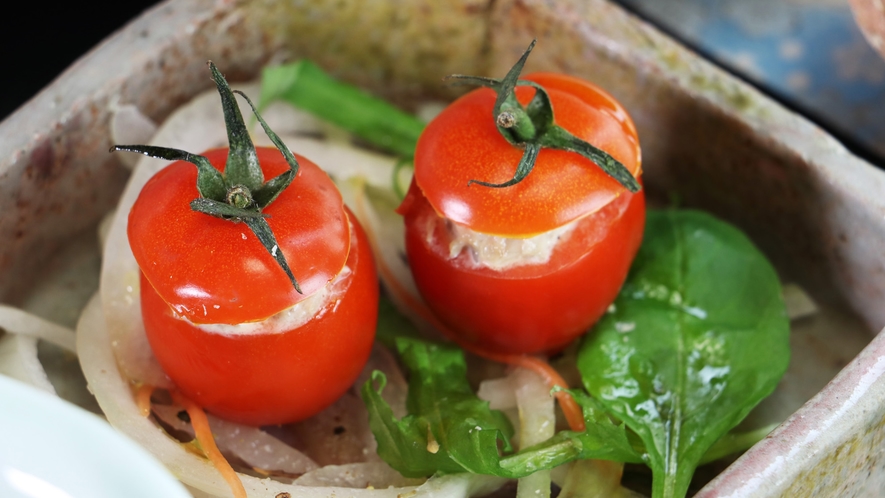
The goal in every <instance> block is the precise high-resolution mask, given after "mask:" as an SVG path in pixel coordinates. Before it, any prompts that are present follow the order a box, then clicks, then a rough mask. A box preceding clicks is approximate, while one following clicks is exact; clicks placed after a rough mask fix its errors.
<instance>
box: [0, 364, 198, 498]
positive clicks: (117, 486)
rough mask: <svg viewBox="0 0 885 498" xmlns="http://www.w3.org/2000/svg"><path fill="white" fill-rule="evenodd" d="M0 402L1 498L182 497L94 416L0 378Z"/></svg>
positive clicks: (165, 474) (165, 475)
mask: <svg viewBox="0 0 885 498" xmlns="http://www.w3.org/2000/svg"><path fill="white" fill-rule="evenodd" d="M0 399H2V400H3V408H0V427H3V444H2V445H0V496H4V497H7V498H28V497H35V496H43V497H49V496H57V497H60V498H61V497H75V496H89V497H92V498H115V497H119V496H131V497H138V496H143V497H145V498H148V497H156V496H164V497H167V498H183V497H186V496H188V494H187V492H186V491H185V489H184V487H183V486H182V485H181V484H180V483H179V482H178V481H177V480H175V478H174V477H172V474H170V473H169V471H167V470H166V469H165V468H164V467H163V466H162V465H161V464H160V463H159V462H158V461H157V459H156V458H154V457H153V456H152V455H151V454H149V453H148V452H147V451H145V450H144V449H142V448H141V446H138V445H137V444H135V443H134V442H132V441H131V440H129V439H128V438H126V437H125V436H123V435H121V434H120V433H118V432H117V431H115V430H114V429H112V428H111V427H110V426H108V424H107V423H105V422H104V421H103V420H101V419H99V418H98V417H96V416H95V415H93V414H91V413H88V412H86V411H85V410H82V409H80V408H77V407H75V406H74V405H72V404H70V403H66V402H64V401H62V400H60V399H59V398H57V397H55V396H52V395H51V394H47V393H45V392H43V391H40V390H38V389H35V388H33V387H30V386H28V385H26V384H23V383H21V382H18V381H16V380H12V379H8V378H6V377H4V376H2V375H0Z"/></svg>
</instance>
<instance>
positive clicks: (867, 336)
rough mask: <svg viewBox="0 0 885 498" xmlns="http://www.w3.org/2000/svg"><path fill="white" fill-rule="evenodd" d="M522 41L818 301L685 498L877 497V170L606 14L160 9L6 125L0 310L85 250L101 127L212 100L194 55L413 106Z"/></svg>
mask: <svg viewBox="0 0 885 498" xmlns="http://www.w3.org/2000/svg"><path fill="white" fill-rule="evenodd" d="M535 37H536V38H538V39H539V40H540V43H539V45H538V48H537V49H536V51H535V53H534V54H533V56H532V58H531V59H530V61H529V64H528V67H527V70H529V71H533V70H557V71H563V72H567V73H572V74H575V75H577V76H581V77H584V78H587V79H589V80H592V81H594V82H597V83H598V84H600V85H601V86H603V87H605V88H607V89H609V90H610V91H611V92H612V93H613V94H614V95H615V96H616V97H617V98H618V99H619V100H620V101H621V102H622V103H624V105H625V107H627V109H629V111H630V112H631V114H632V115H633V117H634V120H635V121H636V125H637V127H638V129H639V135H640V140H641V142H642V146H643V159H644V161H643V163H644V172H645V173H644V174H645V181H646V186H647V188H648V191H649V193H650V194H651V195H653V196H656V197H657V198H658V199H667V198H668V197H671V196H674V197H677V198H678V199H679V200H680V202H681V203H682V204H683V205H687V206H692V207H699V208H702V209H705V210H708V211H711V212H713V213H715V214H717V215H719V216H721V217H723V218H725V219H728V220H730V221H732V222H733V223H735V224H737V225H739V226H740V227H741V228H743V229H744V230H746V231H747V233H749V234H750V236H751V237H752V238H753V239H754V241H755V242H756V243H757V244H758V245H759V247H760V248H761V249H762V250H763V251H764V252H765V253H766V254H767V255H768V256H769V257H770V258H771V259H772V261H773V262H774V263H775V265H776V266H777V268H778V270H779V271H780V272H781V275H782V278H783V279H784V280H785V281H788V282H795V283H797V284H799V285H800V286H801V287H802V288H804V289H805V290H806V291H807V292H808V293H809V294H810V295H811V296H812V297H813V299H814V300H815V301H816V302H817V303H818V308H819V310H820V312H819V313H817V314H816V315H814V316H811V317H806V318H803V319H801V320H798V321H796V322H794V327H793V336H792V346H793V361H792V364H791V366H790V370H789V372H788V374H787V376H786V377H785V378H784V381H783V382H782V383H781V385H780V386H779V388H778V391H777V392H776V394H775V395H774V396H773V397H772V398H771V399H770V400H769V401H766V402H765V403H764V404H763V405H762V406H761V407H760V408H759V409H758V410H757V411H756V412H755V413H754V414H752V417H756V418H757V419H758V418H761V419H766V420H778V421H780V420H784V419H786V423H784V424H783V425H782V426H781V427H780V428H778V429H777V430H776V431H775V432H774V433H773V434H772V435H770V437H768V438H767V439H766V440H764V441H763V442H762V443H760V444H758V445H757V446H756V447H754V448H753V449H751V450H750V451H748V452H747V453H746V454H744V455H743V456H742V457H741V458H740V459H739V460H737V461H736V462H735V463H734V464H732V465H731V466H730V467H729V468H728V469H726V470H725V471H724V472H723V473H722V474H720V475H719V477H717V478H716V479H714V480H713V481H711V482H710V483H709V484H707V486H706V487H704V489H703V490H701V491H700V494H699V495H700V496H706V497H712V496H772V497H774V496H802V495H814V496H851V495H857V496H861V495H865V494H873V495H875V494H882V493H885V487H883V485H885V484H883V483H885V471H883V463H882V461H881V460H880V459H879V455H880V450H879V447H880V446H881V444H880V443H881V440H882V439H883V437H885V431H883V427H885V402H883V401H882V400H885V392H883V390H885V379H883V378H882V373H883V371H885V369H883V362H885V360H881V361H880V359H881V357H882V355H883V354H885V338H882V337H876V338H874V333H876V332H878V331H879V330H880V329H881V328H882V326H883V325H885V307H883V306H881V302H883V297H885V261H883V257H882V255H881V250H880V248H881V247H885V199H883V197H882V195H881V192H885V175H883V174H882V173H881V172H880V171H878V170H876V169H875V168H873V167H871V166H870V165H868V164H866V163H864V162H863V161H861V160H859V159H857V158H856V157H854V156H852V155H851V154H850V153H848V152H847V151H846V150H845V149H844V148H843V147H842V146H841V145H840V144H838V143H837V142H836V141H835V140H833V139H832V138H831V137H829V136H827V135H826V134H825V133H824V132H822V131H821V130H819V129H818V128H816V127H815V126H813V125H812V124H811V123H809V122H808V121H806V120H805V119H803V118H802V117H801V116H798V115H795V114H792V113H790V112H789V111H787V110H785V109H784V108H782V107H780V106H779V105H777V104H776V103H774V102H772V101H771V100H770V99H768V98H766V97H765V96H764V95H762V94H760V93H759V92H757V91H755V90H754V89H752V88H750V87H749V86H747V85H745V84H743V83H742V82H740V81H738V80H736V79H734V78H733V77H731V76H729V75H728V74H726V73H724V72H722V71H720V70H718V69H716V68H715V67H714V66H712V65H711V64H709V63H707V62H705V61H704V60H702V59H700V58H698V57H697V56H696V55H695V54H693V53H691V52H690V51H688V50H686V49H685V48H683V47H681V46H679V45H678V44H676V43H675V42H673V41H672V40H670V39H668V38H667V37H665V36H663V35H662V34H660V33H659V32H658V31H657V30H655V29H654V28H653V27H650V26H648V25H646V24H644V23H642V22H641V21H638V20H637V19H635V18H633V17H632V16H630V15H629V14H627V13H625V12H624V11H622V10H621V9H620V8H618V7H617V6H615V5H612V4H609V3H607V2H605V1H603V0H584V1H579V0H571V1H561V2H557V3H552V2H547V1H544V0H499V1H496V2H488V1H482V0H459V1H456V2H450V3H449V4H447V5H446V7H445V8H443V7H441V6H440V4H438V3H436V2H431V1H429V0H428V1H418V0H410V1H406V0H402V1H396V0H388V1H385V2H376V3H374V4H373V8H372V9H371V10H370V11H367V10H365V9H363V8H361V3H360V2H357V1H339V2H306V3H305V2H285V1H273V0H261V1H259V0H240V1H209V0H179V1H174V2H172V1H170V2H166V3H163V4H160V5H159V6H157V7H156V8H154V9H152V10H150V11H148V12H146V13H145V14H144V15H143V16H141V17H140V18H138V19H136V20H135V21H134V22H133V23H131V24H130V25H128V26H127V27H126V28H125V29H123V30H122V31H120V32H119V33H117V34H116V35H114V36H113V37H111V38H109V39H108V40H107V41H105V42H104V43H102V44H101V45H100V46H98V47H96V49H95V50H93V51H92V52H90V53H89V54H87V55H86V56H85V57H84V58H82V59H81V60H80V61H79V62H78V63H77V64H75V65H74V66H72V67H71V68H70V69H69V70H68V71H67V72H65V73H64V74H62V75H61V76H60V77H59V79H58V80H57V81H55V82H54V83H53V84H52V85H51V86H50V87H48V88H47V89H46V90H44V91H43V92H42V93H41V94H40V95H38V96H37V97H36V98H35V99H34V100H32V101H31V102H29V103H28V104H27V105H26V106H25V107H23V108H22V109H20V110H19V111H18V112H16V113H15V114H13V115H12V116H10V117H9V118H8V119H7V120H6V121H5V122H3V123H2V124H0V210H2V211H0V212H3V213H4V214H3V216H2V217H0V237H2V239H3V240H4V241H5V242H4V244H0V275H2V278H0V299H2V300H4V301H8V302H12V303H13V304H19V305H22V306H31V307H33V308H37V307H40V306H47V305H45V304H40V303H45V302H46V300H45V299H41V298H39V297H35V296H39V294H35V293H34V291H33V289H34V282H35V281H37V282H39V281H40V280H39V279H35V278H34V275H36V274H39V270H40V269H41V268H43V267H45V266H46V265H45V261H47V260H48V259H50V258H53V257H61V256H62V255H64V254H67V253H66V252H65V249H66V247H67V246H68V245H69V244H68V241H70V240H71V239H72V237H74V236H76V235H78V234H84V233H87V234H90V235H88V236H89V237H91V231H92V230H93V229H94V227H95V225H96V224H97V222H98V220H99V218H100V217H101V215H102V214H104V213H105V212H107V211H108V210H109V209H111V208H112V207H113V205H114V203H115V202H116V199H117V197H118V196H119V193H120V191H121V189H122V185H123V182H124V181H125V177H126V173H125V170H124V169H123V168H122V167H121V165H120V163H119V162H118V161H119V160H120V159H119V157H118V156H113V155H109V154H107V150H108V148H109V146H110V145H111V138H110V129H111V126H112V122H113V121H114V120H115V119H117V118H118V117H119V115H120V113H121V112H122V110H123V109H125V108H126V107H127V106H135V107H137V108H138V109H139V110H140V112H141V113H143V114H144V115H146V116H148V117H149V118H151V119H152V120H154V121H156V122H160V121H162V120H163V119H164V118H165V117H166V116H167V115H169V113H170V112H171V111H172V110H173V109H174V108H176V107H177V106H178V105H180V104H182V103H183V102H185V101H187V100H188V99H190V98H191V97H193V96H194V95H196V94H197V93H199V92H200V91H202V90H205V89H207V88H208V87H209V86H210V85H211V81H210V80H209V79H208V78H206V76H205V66H204V63H205V61H206V60H207V59H212V60H216V61H224V63H225V67H226V70H225V72H226V74H227V76H228V78H230V79H231V80H233V81H244V80H249V79H252V78H255V77H256V76H257V75H258V72H259V70H260V68H261V67H262V66H263V65H265V64H267V63H269V62H271V61H276V60H289V59H293V58H298V57H309V58H311V59H313V60H314V61H316V62H317V63H319V64H321V65H322V66H324V67H325V68H326V69H327V70H329V71H331V72H332V73H334V74H335V75H336V76H338V77H341V78H343V79H345V80H348V81H350V82H352V83H355V84H358V85H361V86H363V87H365V88H367V89H369V90H371V91H373V92H374V93H376V94H378V95H381V96H384V97H386V98H389V99H391V100H393V101H395V102H396V103H398V104H400V105H403V106H405V107H409V106H410V105H411V104H413V103H414V102H416V101H417V100H419V99H423V98H428V97H433V98H450V97H451V96H452V94H451V93H450V92H452V90H451V89H449V88H446V87H443V86H442V85H441V84H440V82H439V76H440V75H442V74H449V73H454V72H459V73H468V74H488V75H500V74H503V73H504V72H506V70H507V68H508V67H507V66H508V65H509V64H510V61H512V60H514V59H515V58H517V57H518V56H519V54H520V53H521V51H522V50H523V49H524V47H525V45H526V43H527V41H528V40H530V39H532V38H535ZM87 245H88V244H87ZM93 250H94V249H93ZM62 259H64V258H62ZM44 290H45V288H44ZM86 295H88V293H87V294H86ZM74 301H76V300H74ZM74 301H72V300H67V301H66V300H65V298H64V295H63V294H59V299H58V302H74ZM76 302H79V303H81V304H85V299H81V300H79V301H76ZM871 341H872V342H871ZM865 346H866V349H864V351H863V353H861V354H859V355H858V352H859V351H860V350H861V349H863V348H864V347H865ZM50 363H51V362H50ZM846 365H847V366H846ZM843 367H845V368H844V369H843ZM840 370H841V373H839V375H838V376H837V377H836V378H835V380H834V381H833V382H832V383H830V384H829V385H827V382H829V381H830V380H831V379H832V378H833V377H834V376H835V375H836V374H837V372H839V371H840ZM825 386H826V387H825ZM815 393H818V394H817V395H816V396H815ZM812 396H814V398H813V399H812V400H811V402H809V403H808V404H806V405H805V406H804V407H802V408H801V409H800V411H798V412H796V413H795V414H793V415H792V416H790V414H791V413H793V412H795V411H796V410H797V409H798V408H799V407H800V406H801V405H802V404H803V403H805V402H806V401H807V400H809V399H810V398H812Z"/></svg>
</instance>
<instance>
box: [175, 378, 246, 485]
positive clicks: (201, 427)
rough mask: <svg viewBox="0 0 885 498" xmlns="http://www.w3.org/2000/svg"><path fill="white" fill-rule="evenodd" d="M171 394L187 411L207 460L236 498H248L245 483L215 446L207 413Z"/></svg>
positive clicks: (182, 396) (187, 400)
mask: <svg viewBox="0 0 885 498" xmlns="http://www.w3.org/2000/svg"><path fill="white" fill-rule="evenodd" d="M170 394H171V395H172V400H173V401H175V402H176V403H177V404H179V405H181V406H183V407H184V409H185V410H187V414H188V416H189V417H190V419H191V426H192V427H193V428H194V435H195V437H196V438H197V442H198V443H200V446H201V447H202V448H203V453H205V454H206V458H208V459H209V462H211V463H212V466H213V467H215V468H216V469H217V470H218V472H219V473H220V474H221V477H223V478H224V480H225V481H227V484H228V486H230V489H231V491H233V493H234V498H247V497H246V488H244V487H243V482H242V481H240V477H239V476H238V475H237V472H236V471H235V470H234V469H233V467H231V466H230V463H229V462H228V461H227V459H226V458H224V455H222V454H221V451H219V450H218V446H217V445H216V444H215V437H214V436H213V435H212V429H211V428H210V427H209V419H208V418H206V412H204V411H203V408H202V407H201V406H199V405H197V404H196V403H194V402H193V401H191V400H190V399H188V398H187V397H186V396H184V395H183V394H181V393H180V392H178V391H177V390H172V391H170Z"/></svg>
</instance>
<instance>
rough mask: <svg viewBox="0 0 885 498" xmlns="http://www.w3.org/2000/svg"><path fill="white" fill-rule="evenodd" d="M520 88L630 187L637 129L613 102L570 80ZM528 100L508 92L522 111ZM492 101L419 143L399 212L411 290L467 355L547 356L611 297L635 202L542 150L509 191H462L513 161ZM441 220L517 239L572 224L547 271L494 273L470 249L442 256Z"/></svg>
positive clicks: (465, 108) (622, 267)
mask: <svg viewBox="0 0 885 498" xmlns="http://www.w3.org/2000/svg"><path fill="white" fill-rule="evenodd" d="M525 79H528V80H532V81H535V82H537V83H539V84H541V85H542V86H543V87H544V88H545V89H546V90H547V92H548V94H549V96H550V100H551V102H552V105H553V109H554V113H555V114H554V116H555V122H556V124H558V125H559V126H561V127H563V128H565V129H566V130H568V131H569V132H571V133H572V134H574V135H575V136H577V137H579V138H581V139H583V140H585V141H587V142H589V143H591V144H593V145H595V146H596V147H598V148H600V149H602V150H604V151H606V152H608V153H609V154H611V155H612V156H613V157H615V158H616V159H618V160H619V161H620V162H622V163H623V164H624V165H625V166H626V167H627V168H628V170H630V172H631V173H633V175H634V176H635V177H637V178H639V175H640V174H641V167H640V162H641V161H640V152H639V144H638V139H637V136H636V129H635V127H634V126H633V123H632V121H631V120H630V118H629V116H628V115H627V113H626V112H625V111H624V109H623V108H622V107H621V105H620V104H619V103H617V101H615V100H614V98H612V97H611V96H609V95H608V94H607V93H605V92H604V91H602V90H601V89H599V88H598V87H596V86H594V85H592V84H590V83H588V82H585V81H582V80H579V79H576V78H573V77H569V76H564V75H557V74H535V75H531V76H528V77H526V78H525ZM533 94H534V89H532V88H529V87H518V88H517V89H516V95H517V98H518V100H519V101H520V102H521V103H523V104H524V105H525V104H526V103H527V102H528V101H529V100H530V99H531V97H532V95H533ZM495 98H496V95H495V93H494V92H493V91H492V90H489V89H479V90H475V91H473V92H470V93H468V94H467V95H465V96H463V97H461V98H460V99H458V100H457V101H455V102H454V103H452V104H451V105H450V106H449V107H447V108H446V109H445V110H444V111H443V112H442V113H441V114H440V115H439V116H438V117H437V118H436V119H435V120H434V121H433V122H431V123H430V124H429V125H428V126H427V128H426V129H425V131H424V133H423V134H422V135H421V138H420V139H419V142H418V147H417V150H416V155H415V177H414V180H413V184H412V186H411V188H410V191H409V194H408V195H407V197H406V200H405V201H404V202H403V205H402V206H401V207H400V213H402V214H403V215H404V217H405V224H406V251H407V254H408V258H409V264H410V266H411V268H412V272H413V274H414V277H415V281H416V283H417V285H418V289H419V291H420V292H421V294H422V296H423V297H424V299H425V301H426V302H427V304H428V306H429V307H430V308H431V309H432V310H433V311H434V313H435V314H436V315H437V316H438V317H439V318H440V319H441V320H442V321H443V322H444V323H445V324H446V325H448V326H449V327H450V328H451V329H452V330H453V331H454V333H456V334H457V335H458V337H457V338H456V339H457V340H458V341H459V342H461V343H462V344H465V345H469V346H470V347H471V349H473V350H489V351H496V352H505V353H540V352H552V351H556V350H559V349H561V348H563V347H564V346H565V345H567V344H568V343H569V342H571V341H572V340H574V339H575V338H576V337H577V336H579V335H580V334H582V333H583V332H584V331H586V330H587V328H588V327H589V326H591V325H592V324H593V323H594V322H595V321H596V320H598V319H599V317H600V316H602V314H603V313H604V312H605V310H606V308H607V307H608V306H609V304H610V303H611V302H612V301H613V300H614V298H615V296H616V294H617V292H618V290H619V289H620V287H621V285H622V284H623V282H624V279H625V278H626V275H627V271H628V269H629V267H630V263H631V262H632V260H633V257H634V256H635V254H636V251H637V250H638V248H639V244H640V242H641V239H642V231H643V226H644V221H645V199H644V195H643V192H642V191H640V192H638V193H636V194H631V193H630V192H629V191H627V190H626V189H625V188H624V187H622V186H621V185H620V184H619V183H618V182H617V181H616V180H614V179H613V178H611V177H609V176H608V175H607V174H606V173H605V172H603V171H602V170H601V169H600V168H598V167H597V166H596V165H595V164H593V163H592V162H591V161H590V160H588V159H586V158H584V157H582V156H580V155H578V154H576V153H572V152H566V151H561V150H550V149H542V150H541V152H540V154H539V155H538V159H537V162H536V165H535V168H534V170H533V171H532V172H531V173H530V174H529V175H528V176H527V177H526V178H525V179H524V180H523V181H522V182H520V183H518V184H516V185H513V186H511V187H507V188H487V187H483V186H480V185H471V186H468V181H469V180H471V179H475V180H482V181H488V182H493V183H500V182H504V181H507V180H509V179H510V178H511V177H512V176H513V172H514V170H515V169H516V165H517V164H518V162H519V159H520V157H521V156H522V153H523V151H522V150H521V149H519V148H517V147H514V146H512V145H510V144H509V143H508V142H507V141H506V140H505V139H504V138H503V137H502V136H501V134H500V133H499V132H498V129H497V128H496V126H495V121H494V117H493V115H492V114H493V111H492V109H493V106H494V102H495ZM440 219H444V220H448V222H450V223H456V224H458V225H461V226H463V227H466V228H468V229H470V230H473V231H475V232H480V233H484V234H490V235H497V236H507V237H515V238H520V237H529V236H533V235H536V234H540V233H544V232H548V231H550V230H553V229H556V228H558V227H561V226H563V225H565V224H567V223H570V222H576V226H575V228H574V229H573V231H571V232H570V233H569V234H567V235H565V236H563V237H562V238H561V240H559V242H558V243H557V245H556V247H555V249H554V250H553V252H552V254H551V256H550V258H549V260H548V261H547V262H545V263H533V264H524V265H520V266H513V267H510V268H507V269H504V270H493V269H490V268H487V267H483V266H479V265H477V264H476V263H475V262H474V261H473V260H472V258H471V256H470V254H468V251H462V252H461V253H460V254H459V255H457V256H456V257H454V258H452V257H451V256H450V255H449V242H450V241H451V239H452V235H451V233H450V230H448V229H447V228H446V224H445V222H440Z"/></svg>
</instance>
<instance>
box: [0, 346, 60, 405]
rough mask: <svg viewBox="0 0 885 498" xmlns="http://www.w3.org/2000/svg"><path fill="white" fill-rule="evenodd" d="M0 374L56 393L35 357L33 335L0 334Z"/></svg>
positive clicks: (35, 348)
mask: <svg viewBox="0 0 885 498" xmlns="http://www.w3.org/2000/svg"><path fill="white" fill-rule="evenodd" d="M0 374H2V375H6V376H8V377H12V378H13V379H17V380H20V381H22V382H25V383H27V384H30V385H32V386H34V387H36V388H39V389H42V390H44V391H46V392H49V393H52V394H56V392H55V387H53V386H52V384H51V383H50V382H49V378H48V377H47V376H46V371H45V370H43V365H41V364H40V360H39V359H38V358H37V339H35V338H33V337H28V336H24V335H18V334H5V335H0Z"/></svg>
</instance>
